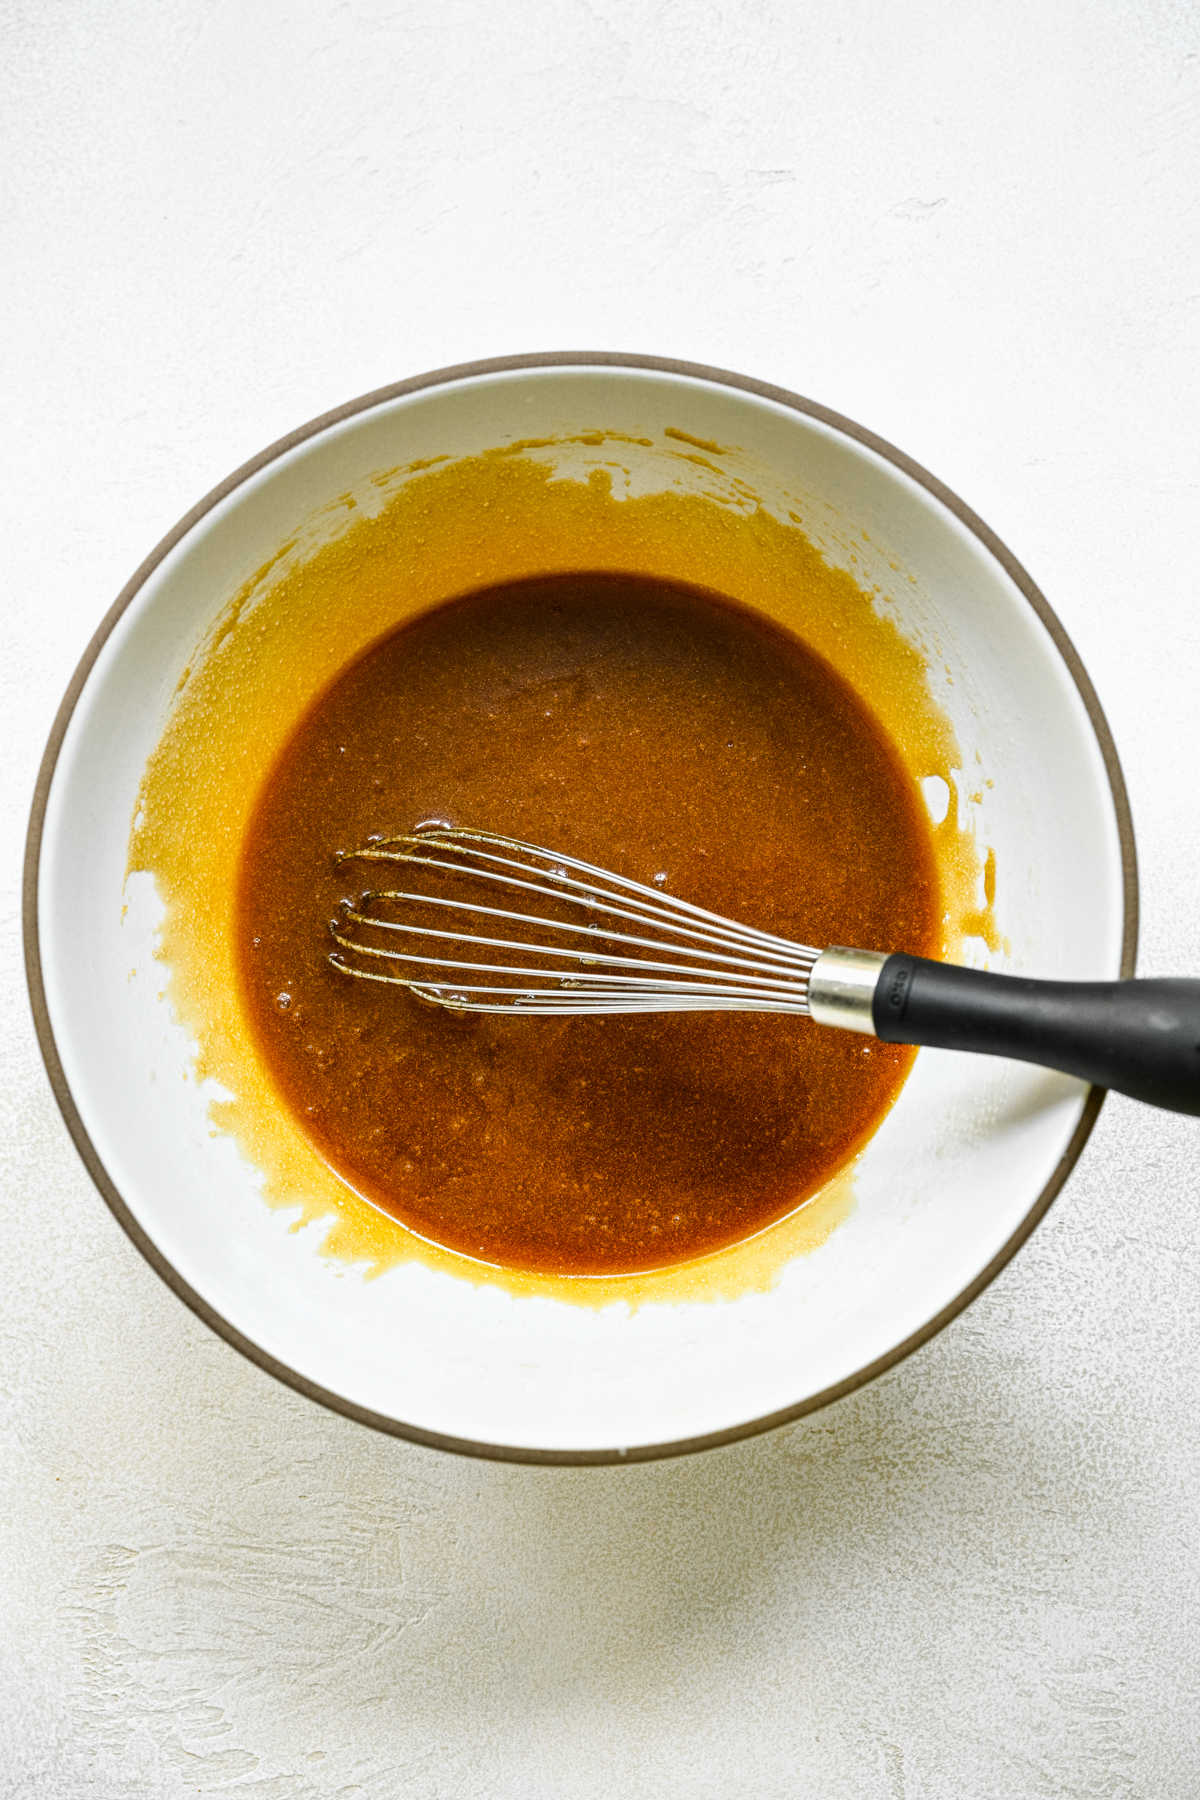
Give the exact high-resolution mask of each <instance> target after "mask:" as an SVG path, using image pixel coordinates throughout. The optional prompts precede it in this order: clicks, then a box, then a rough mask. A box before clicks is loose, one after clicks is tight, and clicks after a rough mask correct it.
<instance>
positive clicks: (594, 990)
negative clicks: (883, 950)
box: [329, 826, 819, 1014]
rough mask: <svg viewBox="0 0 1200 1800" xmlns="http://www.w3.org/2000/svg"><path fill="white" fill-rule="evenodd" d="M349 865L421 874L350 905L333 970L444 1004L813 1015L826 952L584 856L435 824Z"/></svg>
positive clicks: (345, 856) (350, 854) (372, 848)
mask: <svg viewBox="0 0 1200 1800" xmlns="http://www.w3.org/2000/svg"><path fill="white" fill-rule="evenodd" d="M338 862H339V863H340V864H342V865H347V864H358V863H363V864H378V865H382V866H383V867H385V868H387V869H389V870H391V869H400V870H402V871H403V874H402V875H401V876H400V879H401V880H408V879H409V878H410V872H411V878H412V879H413V880H414V883H415V885H414V886H412V887H408V886H405V887H402V888H401V887H392V886H388V887H382V886H381V887H372V888H368V889H366V890H365V891H364V892H363V893H361V894H360V895H359V897H358V899H357V900H356V901H352V900H345V901H343V903H342V905H341V907H340V909H339V911H338V914H337V917H336V918H334V919H333V920H332V921H331V923H330V927H329V929H330V933H331V935H332V938H333V944H334V947H333V949H332V950H331V951H330V954H329V960H330V962H331V963H332V965H333V966H334V968H336V969H337V970H339V971H340V972H341V973H342V974H344V975H348V976H352V977H354V978H355V979H357V980H361V981H378V982H385V983H388V984H390V985H393V986H399V987H403V988H407V989H408V990H409V992H411V993H413V994H415V995H417V996H418V997H419V998H421V999H424V1000H428V1001H431V1002H433V1003H434V1004H436V1005H439V1006H444V1007H448V1008H450V1009H452V1010H455V1011H459V1012H479V1013H485V1012H519V1013H539V1014H570V1013H636V1012H667V1011H669V1012H680V1011H689V1010H705V1011H708V1010H713V1009H720V1010H730V1011H738V1010H743V1011H756V1012H764V1011H769V1012H792V1013H807V1011H808V981H809V976H810V974H811V971H812V967H813V964H814V963H815V961H816V959H817V956H818V954H819V952H818V951H817V950H815V949H813V948H811V947H810V946H808V945H805V944H794V943H791V942H790V941H789V940H788V939H786V938H780V937H774V936H772V935H771V934H770V933H769V932H763V931H756V930H754V929H752V928H751V927H749V926H746V925H740V924H737V923H735V922H734V921H733V920H730V919H725V918H722V917H721V916H720V915H719V914H716V913H711V912H706V911H705V910H704V908H703V907H699V906H694V905H692V904H691V903H690V902H689V901H686V900H680V899H676V898H675V896H674V895H671V894H668V893H666V892H664V891H663V889H661V888H659V887H653V886H647V885H645V884H643V883H641V882H638V881H633V880H631V879H630V878H629V877H627V876H623V875H614V874H612V873H611V872H610V871H608V870H606V869H601V868H597V867H596V866H595V864H593V863H588V862H583V861H581V860H580V859H579V858H577V857H572V856H565V855H562V854H560V853H558V852H556V851H550V850H545V849H542V848H540V847H539V846H537V845H535V844H525V843H521V842H520V841H519V840H517V839H515V838H508V837H503V836H500V835H498V834H496V833H493V832H486V831H472V830H467V829H461V830H460V829H458V828H452V827H448V826H447V827H442V826H436V827H429V826H425V827H421V828H419V829H418V830H417V831H414V832H408V833H405V834H402V835H400V836H397V837H389V838H382V837H381V838H373V839H371V840H369V841H368V842H367V843H365V844H363V845H362V846H361V847H360V848H359V849H357V850H351V851H345V852H342V853H341V854H340V855H339V857H338ZM390 879H395V877H394V876H392V877H390ZM494 902H499V904H496V903H494ZM507 902H511V904H506V903H507ZM531 908H532V910H530V909H531Z"/></svg>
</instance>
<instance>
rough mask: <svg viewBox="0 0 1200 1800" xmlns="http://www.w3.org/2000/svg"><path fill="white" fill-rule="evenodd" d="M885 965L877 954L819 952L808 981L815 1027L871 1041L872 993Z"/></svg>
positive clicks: (837, 949)
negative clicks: (827, 1027)
mask: <svg viewBox="0 0 1200 1800" xmlns="http://www.w3.org/2000/svg"><path fill="white" fill-rule="evenodd" d="M886 961H887V956H886V954H884V953H883V952H882V951H879V950H847V949H843V948H842V946H841V945H831V946H830V948H829V949H828V950H822V952H821V954H820V956H818V958H817V960H816V962H815V963H814V964H813V968H812V974H811V975H810V976H809V978H808V1010H809V1012H810V1013H811V1014H812V1017H813V1019H814V1020H815V1021H816V1023H817V1024H818V1025H836V1026H838V1027H839V1028H840V1029H841V1030H842V1031H860V1032H862V1033H863V1035H864V1036H865V1037H874V1036H875V1035H876V1032H875V1019H874V1015H873V1003H874V1000H875V989H876V987H877V986H878V985H879V971H880V970H881V969H882V968H883V965H884V963H885V962H886Z"/></svg>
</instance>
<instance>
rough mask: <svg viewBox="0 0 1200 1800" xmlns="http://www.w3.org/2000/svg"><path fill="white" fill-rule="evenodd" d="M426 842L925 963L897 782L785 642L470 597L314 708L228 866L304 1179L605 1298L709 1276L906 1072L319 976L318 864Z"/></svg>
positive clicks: (538, 590) (664, 617)
mask: <svg viewBox="0 0 1200 1800" xmlns="http://www.w3.org/2000/svg"><path fill="white" fill-rule="evenodd" d="M426 818H436V819H442V820H446V821H449V822H452V823H458V824H478V825H482V826H484V827H486V828H487V829H489V830H496V831H500V832H503V833H505V834H507V835H509V836H513V837H518V838H524V839H526V840H529V841H532V842H534V843H538V844H544V845H548V846H550V847H552V848H553V849H555V850H557V851H562V852H565V853H567V854H569V855H572V856H577V857H582V858H584V859H586V860H588V861H591V862H595V863H598V864H600V865H601V866H604V867H608V868H611V869H613V871H614V872H615V873H617V874H621V875H627V876H632V877H633V878H634V879H635V880H638V881H641V882H643V883H646V884H647V885H650V884H653V885H655V886H658V887H660V888H663V889H669V891H671V892H673V893H675V894H677V895H679V896H680V897H682V898H684V899H687V900H690V901H693V902H695V903H698V904H700V905H702V906H704V907H706V908H708V909H709V910H711V911H714V912H718V913H721V914H724V915H726V916H731V917H734V918H736V919H739V920H743V921H745V922H747V923H749V924H752V925H755V926H758V927H760V928H762V929H764V930H767V931H770V932H773V933H776V934H778V935H780V936H784V937H787V938H789V939H792V940H798V941H801V942H811V943H815V944H818V945H822V944H826V943H829V942H836V943H855V944H863V945H871V946H874V945H880V946H883V947H885V948H888V949H909V950H915V951H917V952H919V953H928V952H929V951H930V950H932V949H935V948H936V945H937V941H938V935H939V918H940V895H939V889H938V880H937V872H936V868H935V864H934V857H933V849H932V843H931V839H930V831H929V827H928V824H927V821H926V820H925V818H924V816H923V809H922V807H921V804H920V800H919V796H918V794H917V792H916V789H915V786H914V784H913V782H912V781H911V779H910V777H909V776H908V775H907V773H906V771H905V770H904V768H903V766H902V764H901V763H900V760H899V758H898V756H897V755H896V753H895V751H894V750H893V749H892V748H891V746H890V744H889V743H888V740H887V738H886V736H885V734H884V733H883V731H882V730H881V728H880V727H879V725H878V724H877V723H876V722H875V720H874V719H873V718H872V716H871V714H870V713H869V712H868V711H867V709H866V707H865V706H864V705H863V703H862V702H861V701H860V700H859V699H858V698H857V696H856V695H855V694H854V693H853V691H852V690H851V688H850V687H849V686H848V685H847V683H845V682H844V681H843V680H841V678H840V677H839V676H837V675H836V674H835V673H834V671H833V670H832V669H831V668H830V667H829V665H828V664H827V663H825V662H824V660H823V659H822V658H820V657H818V656H816V655H814V654H813V653H812V652H811V651H809V650H807V649H806V648H805V647H804V646H803V644H801V643H800V641H799V640H798V639H796V638H795V637H794V636H793V635H792V634H790V633H788V632H784V631H782V630H780V629H779V628H778V627H777V626H773V625H771V624H769V623H768V622H766V621H765V620H763V619H761V618H759V617H757V616H756V615H754V614H753V613H751V612H750V611H749V610H747V609H745V608H742V607H737V606H733V605H731V604H729V603H728V602H727V601H724V600H722V599H721V598H720V597H718V596H715V595H710V594H707V593H705V592H703V591H701V590H698V589H694V588H690V587H685V586H683V585H681V584H679V583H668V582H665V581H662V580H661V579H658V578H649V577H645V576H639V575H632V574H615V573H611V572H599V573H587V572H580V573H573V574H566V575H554V576H546V577H541V578H532V579H527V580H525V581H522V582H517V583H510V584H506V585H503V586H500V587H494V588H488V589H485V590H483V591H481V592H477V593H475V594H472V595H469V596H465V597H463V598H461V599H458V600H455V601H452V602H451V603H449V604H447V605H444V606H442V607H441V608H438V609H436V610H434V611H433V612H430V613H427V614H425V615H424V616H423V617H421V618H419V619H417V620H415V621H413V622H412V623H410V624H408V625H405V626H403V627H402V628H401V629H400V630H399V631H397V632H395V633H393V634H391V635H390V636H388V637H387V638H385V639H384V641H383V642H382V643H380V644H378V645H376V646H375V647H373V648H372V649H370V650H369V651H367V653H366V654H365V655H364V656H362V657H361V658H360V659H359V660H358V661H357V662H356V663H355V664H354V665H353V667H351V668H350V669H349V670H347V671H346V672H345V673H343V674H342V675H341V676H339V678H338V679H337V680H336V682H335V683H334V684H333V686H332V687H331V688H330V689H328V690H327V691H326V693H324V694H323V695H322V696H321V697H320V698H319V699H318V700H317V702H316V703H315V705H314V706H313V707H312V708H311V710H310V711H309V712H308V714H307V715H306V716H305V717H304V719H303V720H302V721H301V723H300V725H299V727H298V729H297V730H296V731H295V733H294V734H293V736H292V738H291V739H290V741H289V742H288V743H287V745H286V746H285V748H284V750H283V752H282V755H281V756H280V758H279V759H278V761H277V763H276V765H275V767H274V768H273V769H272V771H271V773H270V775H269V776H268V779H267V782H266V785H265V788H264V791H263V793H262V796H261V798H260V800H259V803H258V805H257V807H256V809H255V811H254V814H253V816H252V817H251V819H250V822H249V825H248V828H247V832H246V836H245V841H244V845H243V850H242V862H241V875H240V881H239V885H238V895H237V911H236V922H235V943H236V951H237V958H238V971H239V975H240V980H241V987H242V993H243V998H244V1002H245V1005H246V1008H247V1011H248V1013H249V1016H250V1018H251V1022H252V1027H253V1031H254V1035H255V1039H256V1042H257V1045H258V1048H259V1050H260V1052H261V1054H262V1056H263V1058H264V1060H265V1062H266V1065H267V1067H268V1069H269V1071H270V1075H271V1078H272V1080H273V1081H274V1083H275V1085H276V1087H277V1088H278V1089H279V1091H280V1093H281V1095H282V1096H283V1097H284V1099H285V1101H286V1102H287V1104H288V1105H289V1106H290V1107H291V1108H292V1111H293V1113H294V1115H295V1117H296V1119H297V1121H298V1123H299V1124H300V1125H301V1127H302V1128H303V1129H304V1131H305V1132H306V1133H307V1134H308V1135H309V1136H310V1137H311V1138H312V1139H313V1141H314V1143H315V1144H316V1146H317V1147H318V1149H319V1150H320V1152H321V1154H322V1155H323V1156H325V1157H326V1158H327V1159H328V1161H329V1162H330V1163H331V1165H332V1166H333V1168H334V1169H336V1170H337V1171H338V1173H339V1174H340V1175H341V1176H342V1177H343V1178H344V1179H345V1180H346V1181H348V1182H349V1183H350V1184H351V1185H352V1186H353V1187H354V1188H355V1189H357V1191H359V1192H360V1193H362V1194H364V1195H365V1196H367V1197H368V1198H369V1199H371V1200H372V1201H374V1202H375V1203H376V1204H377V1205H379V1206H381V1207H383V1208H384V1209H385V1210H386V1211H387V1212H389V1213H392V1214H394V1215H395V1216H396V1217H397V1218H399V1219H401V1220H402V1221H403V1222H404V1223H405V1224H406V1225H408V1226H409V1227H410V1228H411V1229H413V1230H414V1231H416V1232H419V1233H420V1234H421V1235H422V1236H423V1237H426V1238H429V1239H431V1240H433V1241H434V1242H435V1243H438V1244H442V1245H446V1246H448V1247H449V1248H451V1249H453V1250H456V1251H459V1252H462V1253H464V1254H466V1255H470V1256H477V1257H480V1258H482V1259H483V1260H484V1261H486V1262H489V1263H499V1264H503V1265H506V1266H508V1267H511V1268H517V1269H523V1270H532V1271H537V1272H543V1273H551V1274H560V1275H562V1274H567V1275H589V1276H596V1275H613V1274H623V1273H627V1272H631V1271H636V1270H641V1269H649V1268H654V1267H657V1266H660V1265H662V1264H668V1263H676V1262H681V1261H685V1260H687V1259H689V1258H692V1257H695V1256H699V1255H704V1254H707V1253H710V1252H712V1251H714V1250H719V1249H722V1248H724V1247H725V1246H726V1245H727V1244H729V1243H731V1242H733V1241H735V1240H737V1239H740V1238H745V1237H748V1236H751V1235H752V1234H754V1233H756V1232H758V1231H761V1230H762V1229H763V1228H764V1227H765V1226H767V1225H769V1224H771V1223H772V1222H773V1221H774V1220H776V1219H778V1218H779V1217H780V1216H781V1215H783V1214H784V1213H786V1212H789V1211H791V1210H792V1209H793V1208H794V1207H796V1206H798V1205H799V1204H800V1203H801V1202H802V1201H803V1200H805V1199H807V1198H808V1197H809V1195H810V1194H812V1193H813V1192H814V1191H815V1190H816V1189H817V1188H818V1187H820V1186H821V1185H822V1184H823V1183H824V1182H825V1181H827V1180H828V1179H829V1177H830V1176H831V1175H832V1174H833V1173H834V1172H835V1171H836V1170H837V1169H838V1168H840V1167H841V1165H842V1164H843V1163H844V1162H845V1161H846V1159H847V1158H848V1157H849V1156H850V1155H851V1154H852V1153H853V1152H854V1150H855V1149H856V1148H857V1147H858V1146H859V1145H860V1144H861V1143H862V1141H863V1140H864V1139H865V1138H866V1137H867V1136H868V1135H869V1134H870V1133H871V1132H872V1131H873V1130H874V1128H875V1126H876V1125H877V1124H878V1121H879V1119H880V1118H881V1116H882V1114H883V1113H884V1112H885V1111H886V1110H887V1108H888V1106H889V1105H890V1104H891V1102H892V1100H893V1098H894V1096H895V1094H896V1092H897V1091H898V1088H899V1086H900V1083H901V1082H902V1080H903V1078H904V1075H905V1073H906V1072H907V1069H908V1066H909V1063H910V1061H911V1052H909V1051H907V1050H902V1049H898V1048H896V1047H893V1046H891V1045H886V1044H882V1043H877V1042H875V1041H874V1040H872V1039H865V1038H862V1037H859V1036H857V1035H853V1034H846V1033H842V1032H836V1031H828V1030H821V1029H820V1028H819V1027H817V1026H814V1025H813V1024H811V1023H810V1022H809V1021H808V1020H805V1019H802V1018H796V1017H791V1016H786V1015H780V1014H774V1015H772V1014H767V1013H684V1014H656V1015H652V1016H649V1017H629V1016H625V1017H610V1018H553V1019H533V1018H529V1017H513V1016H508V1017H500V1016H480V1015H474V1016H470V1015H467V1016H462V1015H456V1014H451V1013H448V1012H446V1011H444V1010H441V1009H438V1008H436V1007H431V1006H430V1005H429V1004H428V1003H424V1004H423V1003H422V1002H420V1001H419V1000H415V999H414V998H412V997H411V996H410V995H409V994H407V993H406V992H404V991H403V990H401V989H398V988H388V987H382V986H380V985H379V984H378V983H375V982H370V983H367V982H357V981H352V980H350V979H349V978H348V977H346V976H345V975H342V974H339V973H337V972H336V971H334V970H333V969H332V968H331V967H330V965H329V963H328V960H327V951H328V949H329V941H328V938H327V936H326V933H325V930H324V925H325V921H326V920H327V918H328V917H329V915H330V914H331V913H332V912H333V911H334V910H335V908H336V905H337V902H338V900H339V899H340V898H341V897H342V896H343V895H346V894H347V893H348V889H347V881H348V879H349V871H350V870H352V869H353V868H354V867H355V865H343V866H341V867H339V866H337V865H336V864H335V862H334V861H333V858H332V856H331V852H333V851H335V850H337V849H338V848H350V847H353V846H354V845H356V844H359V843H362V842H364V841H365V840H366V839H367V838H368V837H370V836H371V835H373V834H384V835H392V834H395V833H397V832H400V831H407V830H411V829H412V828H413V827H414V826H415V825H417V824H418V822H420V821H421V820H422V819H426ZM358 867H359V869H360V878H361V865H359V866H358ZM388 874H389V871H388V870H387V868H386V867H384V869H383V871H382V884H383V885H384V886H386V885H387V884H388V883H387V877H388ZM375 879H379V876H378V874H376V875H375ZM406 879H407V881H408V885H410V886H411V884H412V880H413V876H412V875H411V874H410V875H408V876H407V878H406ZM354 892H355V890H354V889H350V890H349V895H350V897H353V894H354ZM485 898H487V896H485ZM491 898H492V900H493V903H495V900H496V896H494V895H493V896H491ZM505 898H506V897H505V896H500V897H499V899H500V903H501V904H504V903H505ZM507 899H508V901H509V903H511V904H519V902H520V896H518V897H517V900H516V901H513V899H512V896H508V897H507ZM440 922H441V923H443V924H444V923H445V920H444V919H443V920H441V921H440ZM478 929H480V930H481V931H482V930H485V929H487V928H486V926H483V925H480V926H479V927H478ZM510 935H511V932H510ZM408 947H409V948H411V947H412V946H411V943H410V944H409V945H408ZM458 954H460V955H461V954H463V952H462V951H461V950H460V951H459V952H458ZM470 954H473V955H475V956H479V955H481V954H483V955H486V952H479V951H476V952H472V953H470ZM493 960H498V961H501V962H503V961H504V960H505V958H504V957H503V956H500V957H496V956H495V954H494V953H493ZM510 960H511V959H510Z"/></svg>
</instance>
